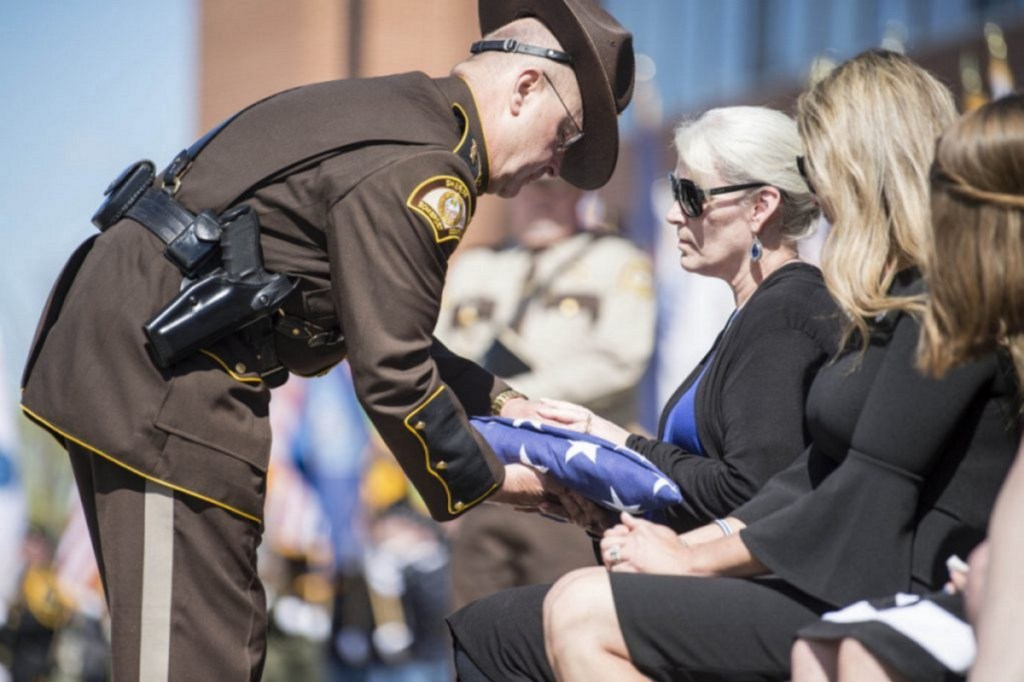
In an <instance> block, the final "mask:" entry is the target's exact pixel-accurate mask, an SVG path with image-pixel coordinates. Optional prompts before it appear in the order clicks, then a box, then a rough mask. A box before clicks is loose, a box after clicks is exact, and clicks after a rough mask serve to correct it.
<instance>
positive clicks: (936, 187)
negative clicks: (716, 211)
mask: <svg viewBox="0 0 1024 682" xmlns="http://www.w3.org/2000/svg"><path fill="white" fill-rule="evenodd" d="M931 209H932V210H931V212H932V230H931V237H932V238H931V239H930V241H929V245H930V249H929V254H928V258H927V259H926V261H925V263H924V274H925V279H926V280H927V282H928V287H929V299H928V301H927V307H926V310H925V313H924V316H923V320H922V327H923V333H922V336H921V344H920V354H919V360H920V365H921V367H922V369H924V370H925V371H927V372H930V373H932V374H934V375H936V376H942V375H945V374H946V373H948V372H949V371H951V370H952V369H953V368H954V367H957V366H960V365H963V364H965V363H968V362H976V361H979V360H983V359H984V358H985V357H987V356H991V355H992V354H998V355H1002V356H1003V357H1010V358H1012V360H1013V364H1014V366H1015V370H1016V375H1017V382H1018V385H1024V381H1022V380H1024V97H1022V96H1021V95H1011V96H1009V97H1006V98H1003V99H1000V100H997V101H995V102H991V103H989V104H986V105H985V106H983V107H981V108H980V109H978V110H976V111H973V112H971V113H969V114H967V115H965V116H964V117H963V118H961V119H960V120H959V121H958V122H957V123H955V124H954V125H953V126H951V127H950V128H949V130H947V131H946V132H945V133H944V134H943V136H942V138H941V139H940V140H939V143H938V145H937V149H936V156H935V161H934V163H933V164H932V168H931ZM1012 416H1013V415H1007V419H1010V418H1012ZM1022 521H1024V458H1022V457H1020V456H1018V457H1017V463H1016V464H1015V466H1014V469H1013V470H1012V471H1011V474H1010V477H1009V480H1008V482H1007V484H1006V486H1005V487H1004V489H1003V491H1002V492H1001V493H1000V501H999V502H998V504H997V507H996V513H995V515H994V517H993V522H992V526H991V535H992V543H991V544H992V549H991V559H990V560H989V561H990V562H991V563H990V568H989V569H988V571H986V570H985V566H984V563H985V558H984V557H985V553H984V551H982V552H977V553H976V554H975V556H974V557H973V558H972V560H971V562H970V563H971V569H970V573H969V574H965V573H964V572H962V571H954V575H953V582H951V584H950V586H948V588H947V589H946V590H944V591H943V592H940V593H937V594H934V595H929V596H928V597H926V598H924V599H917V598H915V597H913V596H911V595H902V596H899V597H896V598H893V599H888V600H877V601H873V602H870V603H864V602H861V603H858V604H855V605H853V606H850V607H848V608H846V609H843V610H842V611H840V612H837V613H834V614H826V616H825V618H824V619H823V620H822V621H820V622H818V623H815V624H812V625H811V626H809V627H807V628H804V629H803V630H801V631H800V636H801V639H800V640H799V641H798V643H797V644H796V646H795V647H794V649H793V680H794V682H818V681H821V680H839V681H841V682H842V681H847V680H851V681H854V680H855V681H857V682H865V681H868V680H901V681H909V680H931V679H954V678H955V679H961V678H962V676H963V675H964V674H965V673H966V672H967V669H968V668H969V667H970V666H971V664H972V662H973V659H974V654H975V645H974V640H973V635H972V633H971V630H970V627H969V626H968V625H967V624H966V623H965V622H964V615H965V613H964V612H965V604H964V601H966V602H967V604H966V612H967V615H968V616H970V618H969V620H974V616H975V612H976V611H977V609H978V607H979V606H980V607H981V608H980V618H979V620H978V622H977V626H978V631H979V637H978V644H979V646H978V653H979V655H978V664H977V666H976V667H975V669H974V670H973V672H972V677H971V679H972V680H986V681H987V680H1011V679H1012V680H1017V679H1024V650H1022V649H1021V647H1020V645H1019V636H1020V631H1021V627H1024V620H1022V619H1024V612H1022V611H1021V609H1020V604H1021V603H1022V600H1024V581H1022V580H1021V579H1020V567H1021V563H1022V562H1024V536H1022V535H1021V533H1020V530H1019V529H1020V525H1021V522H1022ZM986 572H987V573H988V580H987V581H986V579H985V573H986ZM965 583H966V592H964V591H963V589H964V584H965ZM954 585H955V587H954ZM979 585H980V586H981V587H979ZM965 594H966V597H964V595H965ZM980 594H983V595H984V596H982V597H981V598H980V599H979V600H977V601H976V600H975V599H972V598H974V597H977V596H978V595H980ZM978 601H980V603H978Z"/></svg>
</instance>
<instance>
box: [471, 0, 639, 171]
mask: <svg viewBox="0 0 1024 682" xmlns="http://www.w3.org/2000/svg"><path fill="white" fill-rule="evenodd" d="M479 8H480V31H481V33H482V34H483V35H487V34H488V33H490V32H491V31H494V30H496V29H498V28H501V27H502V26H504V25H505V24H508V23H511V22H513V21H515V20H516V19H522V18H524V17H535V18H537V19H539V20H540V21H541V22H543V23H544V25H545V26H547V27H548V30H550V31H551V32H552V33H553V34H555V37H556V38H558V42H559V43H561V44H562V49H563V50H565V51H566V52H568V53H569V55H570V56H571V57H572V69H573V71H575V73H576V82H577V83H579V86H580V93H582V95H583V139H582V140H580V141H579V142H577V143H576V144H574V145H573V146H572V147H570V148H569V150H568V151H567V152H566V154H565V160H564V161H563V163H562V177H563V178H565V179H566V180H568V181H569V182H570V183H572V184H573V185H576V186H577V187H580V188H582V189H596V188H598V187H601V186H602V185H604V184H605V183H606V182H608V178H610V177H611V175H612V171H614V170H615V162H616V161H618V158H619V126H618V120H617V116H618V114H619V113H621V112H622V110H623V109H625V108H626V105H628V104H629V100H630V99H631V98H632V96H633V72H634V68H633V34H631V33H630V32H629V31H627V30H626V29H624V28H623V27H622V26H621V25H620V24H619V22H617V21H616V20H615V18H614V17H612V16H611V15H610V14H608V13H607V12H605V11H604V10H603V9H601V8H600V7H599V6H598V4H597V2H596V0H479Z"/></svg>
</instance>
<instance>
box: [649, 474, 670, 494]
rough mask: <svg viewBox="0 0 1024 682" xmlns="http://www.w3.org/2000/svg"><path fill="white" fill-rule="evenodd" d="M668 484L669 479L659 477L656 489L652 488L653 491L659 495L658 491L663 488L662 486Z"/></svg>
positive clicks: (655, 483)
mask: <svg viewBox="0 0 1024 682" xmlns="http://www.w3.org/2000/svg"><path fill="white" fill-rule="evenodd" d="M667 485H668V481H666V480H665V479H664V478H659V479H658V480H656V481H655V482H654V490H652V491H651V492H653V493H654V494H655V495H657V494H658V491H659V490H661V489H662V488H664V487H665V486H667Z"/></svg>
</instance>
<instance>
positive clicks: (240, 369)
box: [235, 362, 245, 374]
mask: <svg viewBox="0 0 1024 682" xmlns="http://www.w3.org/2000/svg"><path fill="white" fill-rule="evenodd" d="M235 372H236V373H238V374H245V365H243V364H242V363H240V362H239V363H238V364H237V365H235Z"/></svg>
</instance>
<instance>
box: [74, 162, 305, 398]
mask: <svg viewBox="0 0 1024 682" xmlns="http://www.w3.org/2000/svg"><path fill="white" fill-rule="evenodd" d="M154 179H155V167H154V166H153V164H152V162H150V161H139V162H138V163H136V164H133V165H132V166H130V167H129V168H127V169H126V170H125V171H124V172H123V173H122V174H121V175H120V176H119V177H118V178H117V179H116V180H114V182H112V183H111V185H110V186H109V187H108V188H107V191H106V192H105V195H106V196H107V199H106V200H105V201H104V203H103V205H102V206H100V208H99V210H98V211H97V212H96V214H95V215H94V216H93V223H95V224H96V226H97V227H99V228H100V230H106V229H108V228H109V227H110V226H112V225H113V224H115V223H117V222H118V221H119V220H121V219H122V218H131V219H132V220H134V221H136V222H138V223H139V224H141V225H143V226H144V227H146V229H148V230H149V231H150V232H152V233H153V234H154V235H156V236H157V237H158V238H159V239H160V240H161V241H163V242H164V243H165V244H166V245H167V248H166V249H165V254H166V255H167V257H168V258H169V259H170V260H171V261H172V262H173V263H174V264H175V265H176V266H177V267H178V269H179V270H180V271H181V272H182V274H183V275H184V277H185V280H184V282H183V284H182V288H181V290H180V291H179V293H178V294H177V296H175V297H174V298H173V299H172V300H171V301H170V302H169V303H167V304H166V305H165V306H164V307H163V308H162V309H161V310H160V312H158V313H157V314H156V316H155V317H154V318H153V319H151V320H149V321H148V322H147V323H146V324H145V325H144V326H143V329H144V331H145V333H146V337H147V339H148V340H149V342H150V344H149V346H150V350H151V354H152V355H153V358H154V361H155V362H156V364H157V365H158V366H160V367H163V368H167V367H170V366H171V365H173V364H175V363H176V362H178V361H180V360H182V359H183V358H185V357H188V356H189V355H191V354H192V353H194V352H195V351H197V350H199V349H200V348H204V347H206V346H208V345H209V344H212V343H214V342H216V341H219V340H220V339H222V338H224V337H226V336H228V335H230V334H232V333H235V332H240V338H242V339H243V340H244V341H245V342H246V343H247V344H248V345H250V346H252V347H253V349H254V350H255V354H256V362H255V368H256V371H257V372H258V373H259V374H260V376H261V377H262V378H263V379H264V382H265V383H267V384H268V385H270V386H276V385H280V384H283V383H284V382H285V381H286V380H287V376H288V373H287V371H286V370H285V368H284V366H283V365H281V363H280V362H279V361H278V359H277V353H276V351H275V348H274V339H273V334H274V323H273V321H272V319H271V317H270V316H271V314H272V313H273V312H274V311H275V310H277V309H278V308H279V307H280V305H281V303H282V302H283V301H284V299H285V298H287V296H288V295H289V294H291V292H292V291H294V289H295V287H296V286H297V281H293V280H291V279H289V278H288V277H286V276H284V275H282V274H274V273H270V272H267V271H266V270H265V269H264V268H263V256H262V253H261V250H260V246H259V223H258V221H257V219H256V214H255V212H253V211H252V210H251V209H250V208H249V207H248V206H245V205H241V206H239V207H236V208H234V209H231V210H230V211H227V212H226V213H224V214H222V215H220V216H218V215H215V214H213V213H212V212H211V211H200V212H199V213H198V214H193V213H191V212H190V211H188V210H187V209H186V208H184V207H183V206H182V205H181V204H180V203H178V202H177V201H176V200H175V199H174V197H172V196H171V195H170V194H169V193H168V192H165V191H163V190H162V189H157V188H156V187H154V182H153V181H154Z"/></svg>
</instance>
